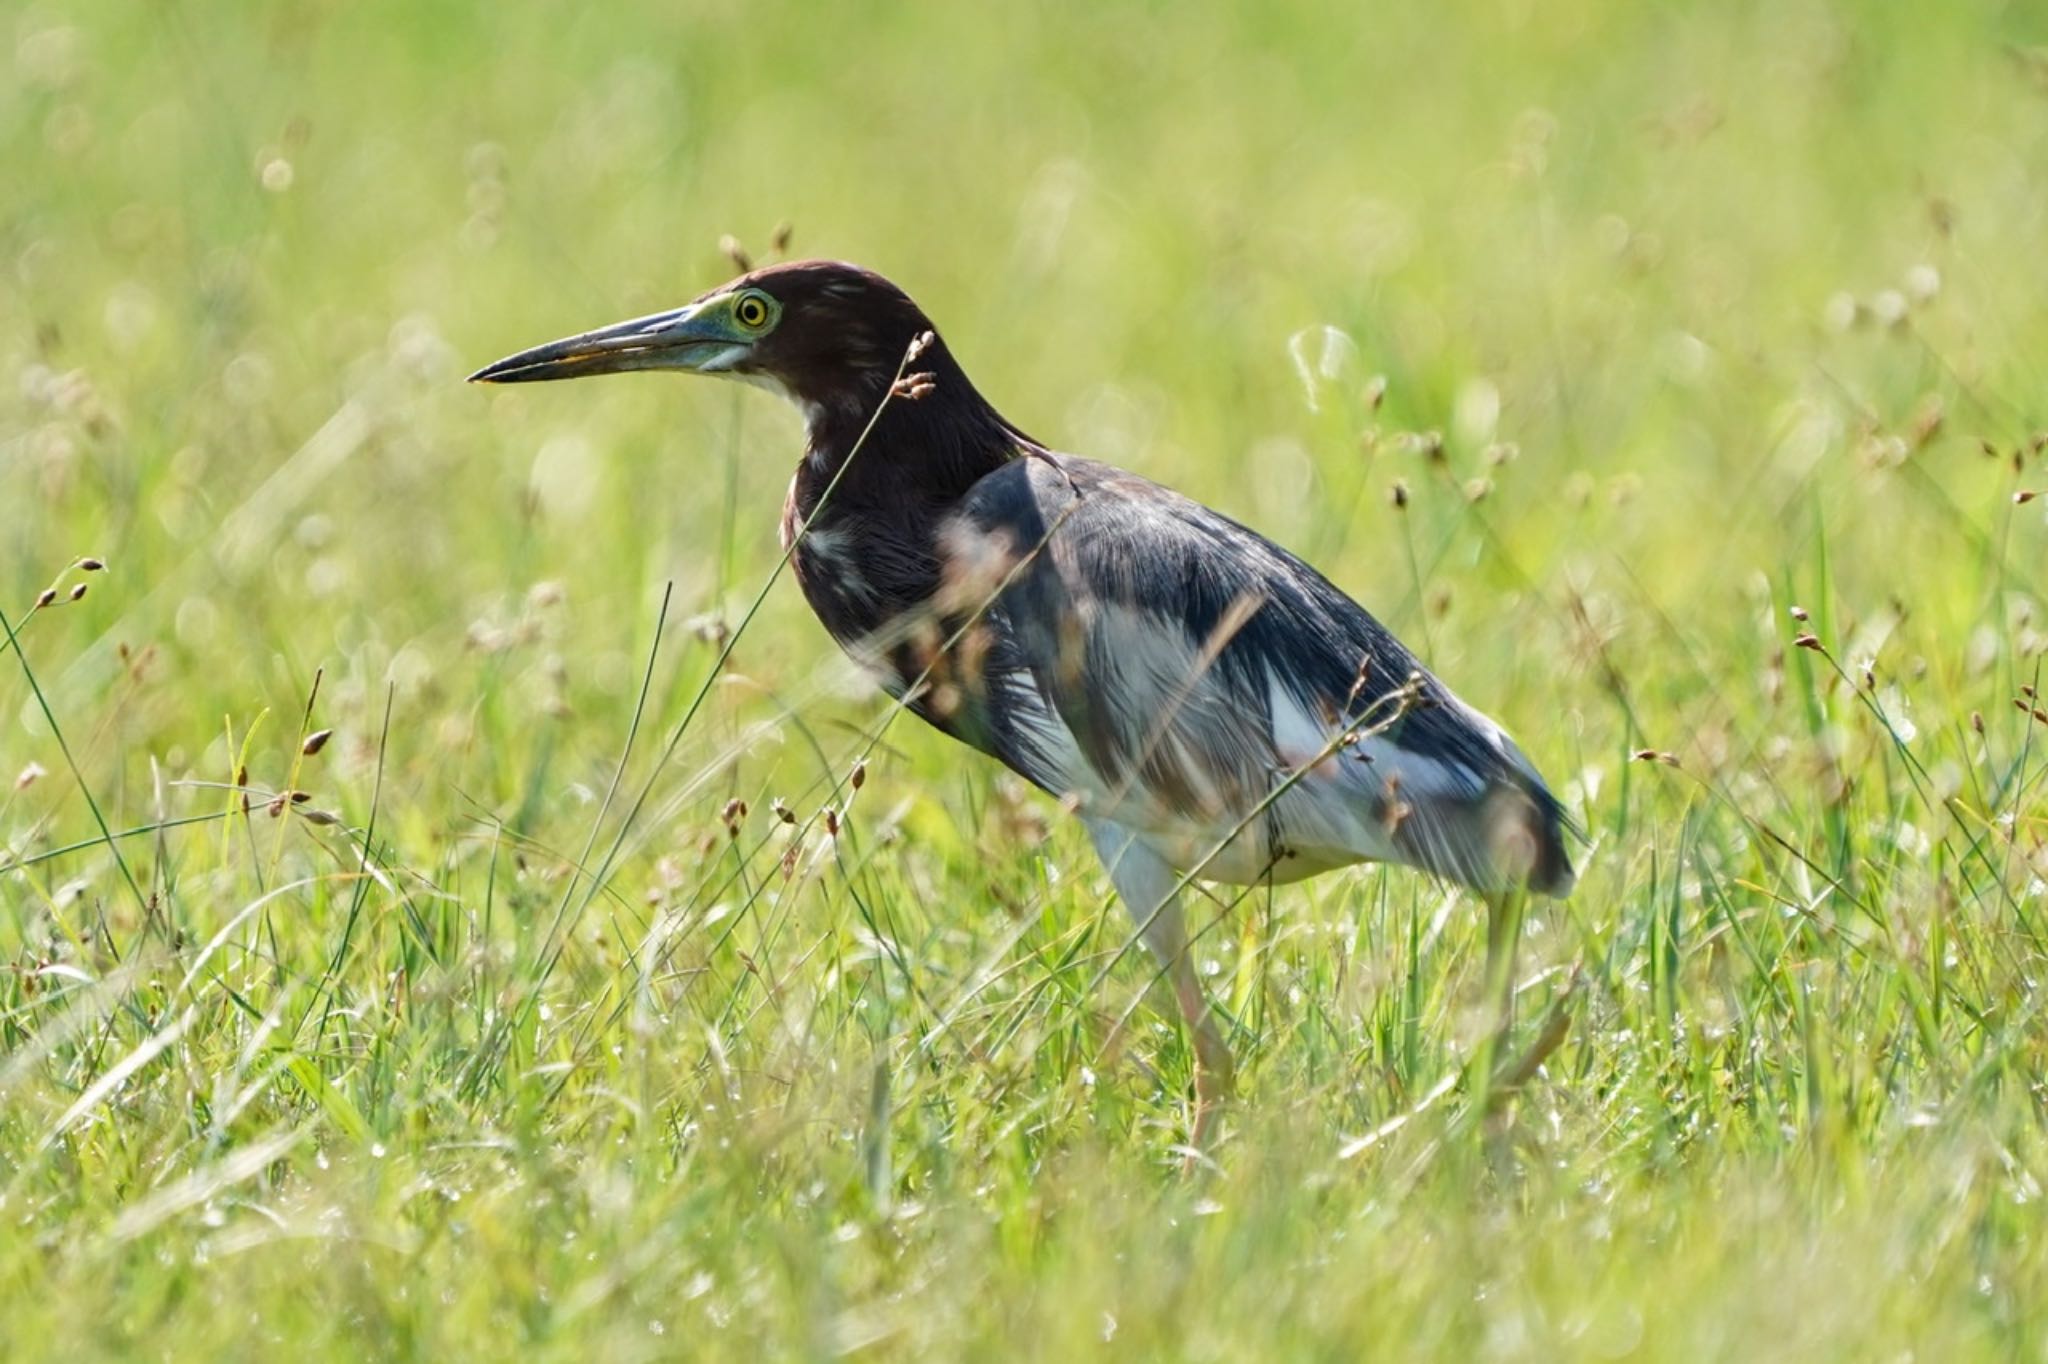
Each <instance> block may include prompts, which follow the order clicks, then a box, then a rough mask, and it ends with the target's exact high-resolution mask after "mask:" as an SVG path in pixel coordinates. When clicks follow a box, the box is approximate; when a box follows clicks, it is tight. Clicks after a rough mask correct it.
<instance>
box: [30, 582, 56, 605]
mask: <svg viewBox="0 0 2048 1364" xmlns="http://www.w3.org/2000/svg"><path fill="white" fill-rule="evenodd" d="M55 600H57V589H56V588H54V587H46V588H44V589H43V590H42V591H40V592H38V593H36V607H35V609H36V610H38V611H40V610H42V609H43V608H44V607H45V606H48V605H49V604H50V603H51V602H53V601H55Z"/></svg>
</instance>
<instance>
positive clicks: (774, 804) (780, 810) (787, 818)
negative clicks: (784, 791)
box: [768, 796, 796, 824]
mask: <svg viewBox="0 0 2048 1364" xmlns="http://www.w3.org/2000/svg"><path fill="white" fill-rule="evenodd" d="M768 808H769V809H771V810H773V811H774V812H775V817H776V818H777V819H779V820H781V821H782V822H783V823H784V824H794V823H796V811H794V810H792V809H790V808H789V807H788V806H787V805H784V804H783V803H782V797H781V796H777V797H776V798H775V799H774V800H772V801H770V802H769V803H768Z"/></svg>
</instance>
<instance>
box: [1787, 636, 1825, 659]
mask: <svg viewBox="0 0 2048 1364" xmlns="http://www.w3.org/2000/svg"><path fill="white" fill-rule="evenodd" d="M1792 645H1793V647H1794V648H1797V649H1811V650H1813V651H1814V652H1815V653H1817V654H1821V653H1826V652H1827V650H1825V649H1823V648H1821V644H1820V636H1819V635H1816V634H1812V633H1810V632H1802V633H1801V634H1800V635H1799V637H1798V638H1797V639H1795V640H1793V641H1792Z"/></svg>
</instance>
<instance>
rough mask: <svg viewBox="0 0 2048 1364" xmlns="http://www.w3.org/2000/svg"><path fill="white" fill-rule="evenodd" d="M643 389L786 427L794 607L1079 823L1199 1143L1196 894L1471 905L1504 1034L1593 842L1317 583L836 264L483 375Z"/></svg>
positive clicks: (1207, 1031)
mask: <svg viewBox="0 0 2048 1364" xmlns="http://www.w3.org/2000/svg"><path fill="white" fill-rule="evenodd" d="M637 370H667V371H681V372H686V373H691V374H700V375H714V376H718V377H721V378H726V379H735V380H739V381H741V382H744V383H749V384H753V385H756V386H758V387H760V388H763V389H766V390H768V391H770V392H772V393H774V394H776V395H778V396H779V397H781V398H783V399H785V400H786V401H787V402H789V403H790V404H791V405H792V406H794V407H795V409H796V410H797V412H798V413H799V414H800V416H801V417H802V419H803V422H804V426H805V432H806V439H805V444H804V449H803V452H802V454H801V456H800V458H799V459H798V461H797V465H796V471H795V474H794V477H793V478H792V480H791V482H790V485H789V492H788V496H787V498H786V500H785V502H784V505H783V509H782V520H781V541H782V547H783V551H784V553H785V554H786V555H787V556H788V559H789V563H790V566H791V569H792V571H793V574H794V576H795V578H796V581H797V583H798V585H799V587H800V589H801V591H802V593H803V596H804V598H805V600H806V601H807V602H808V603H809V605H810V607H811V609H812V610H813V612H814V613H815V614H816V615H817V617H818V619H819V621H820V622H821V623H822V624H823V625H824V627H825V630H826V632H827V633H828V634H830V635H831V637H832V638H833V640H835V641H836V642H837V643H838V645H839V646H840V647H841V648H842V649H843V650H844V651H845V652H847V653H848V654H849V655H851V656H852V657H853V658H854V659H855V660H856V661H857V662H858V663H860V664H862V665H863V666H864V667H866V668H867V669H868V670H869V671H871V672H872V673H873V674H874V675H875V677H876V679H877V680H878V681H879V683H880V685H881V687H882V688H883V690H885V691H887V692H888V693H890V694H891V695H892V696H894V697H895V698H897V699H898V701H900V702H901V703H902V704H903V705H904V706H905V707H906V708H907V709H909V710H910V711H912V712H913V713H914V714H916V715H917V716H918V717H919V718H921V719H922V720H924V721H926V722H927V723H929V724H931V725H932V726H934V727H935V728H937V729H939V730H940V731H942V732H944V733H945V734H948V735H950V736H951V737H953V738H954V739H957V740H959V741H961V742H963V743H965V744H967V745H968V746H970V747H972V748H975V749H978V750H980V751H981V752H982V753H984V754H987V755H989V756H990V757H992V758H994V759H996V760H997V761H998V762H1000V763H1002V764H1003V765H1004V766H1006V767H1008V768H1009V769H1010V770H1011V771H1013V772H1015V773H1017V774H1018V775H1019V776H1021V777H1022V778H1024V779H1025V780H1026V781H1028V782H1030V783H1031V784H1032V785H1034V786H1036V787H1038V788H1039V789H1040V790H1042V791H1044V792H1045V793H1047V794H1048V795H1049V796H1051V797H1053V798H1055V799H1056V800H1058V801H1059V802H1061V803H1062V804H1063V805H1065V806H1066V807H1067V808H1069V809H1070V810H1072V811H1073V813H1075V814H1076V815H1077V816H1078V817H1079V819H1080V822H1081V823H1082V825H1083V826H1084V827H1085V829H1086V831H1087V834H1088V837H1089V839H1090V841H1091V842H1092V844H1093V845H1094V849H1095V851H1096V853H1097V854H1098V855H1099V856H1100V858H1101V860H1102V863H1103V865H1104V867H1105V868H1106V870H1107V872H1108V876H1109V880H1110V883H1111V885H1112V887H1113V888H1114V890H1115V892H1116V894H1117V898H1118V899H1119V900H1121V902H1122V903H1123V905H1124V907H1125V910H1126V911H1127V913H1128V914H1129V916H1130V918H1131V920H1132V922H1133V924H1134V926H1135V930H1136V931H1135V936H1136V938H1138V939H1140V940H1142V942H1143V943H1144V945H1145V947H1146V948H1147V949H1149V950H1150V952H1151V953H1152V955H1153V956H1154V957H1155V958H1156V959H1157V962H1158V965H1159V968H1160V971H1161V972H1162V974H1163V975H1164V976H1165V977H1166V979H1167V980H1168V981H1169V982H1170V984H1171V987H1172V991H1173V995H1174V999H1175V1003H1176V1005H1177V1007H1178V1010H1179V1013H1180V1015H1181V1019H1182V1022H1183V1023H1184V1025H1185V1027H1186V1028H1187V1030H1188V1034H1189V1037H1190V1042H1191V1050H1192V1052H1193V1064H1192V1066H1191V1070H1192V1088H1193V1090H1194V1095H1193V1106H1192V1114H1191V1118H1190V1126H1191V1141H1192V1142H1193V1143H1194V1145H1195V1146H1197V1147H1199V1146H1200V1145H1202V1144H1203V1143H1204V1142H1206V1141H1207V1140H1208V1136H1209V1132H1210V1128H1211V1124H1212V1120H1213V1118H1214V1115H1215V1114H1216V1113H1217V1111H1218V1110H1219V1108H1220V1106H1221V1105H1222V1104H1223V1103H1224V1102H1225V1101H1226V1099H1227V1098H1228V1097H1229V1096H1230V1095H1231V1093H1232V1091H1233V1086H1234V1075H1235V1064H1234V1057H1233V1053H1232V1049H1231V1047H1230V1045H1229V1043H1228V1042H1227V1040H1226V1038H1225V1036H1224V1032H1223V1028H1222V1025H1221V1024H1220V1023H1219V1013H1218V1011H1217V1010H1216V1009H1215V1008H1214V1007H1213V1006H1212V1004H1211V1003H1210V1001H1209V1000H1208V998H1207V996H1206V994H1205V992H1204V991H1203V989H1202V987H1201V984H1200V981H1199V978H1198V974H1197V972H1196V969H1195V965H1194V961H1193V959H1192V957H1191V955H1190V943H1189V936H1188V931H1187V920H1186V913H1185V909H1184V903H1183V901H1184V896H1185V895H1186V893H1187V892H1188V890H1189V887H1190V885H1191V884H1192V883H1194V882H1196V881H1205V882H1213V883H1221V884H1235V885H1260V884H1268V883H1283V882H1290V881H1296V880H1299V879H1301V878H1304V877H1307V876H1312V875H1316V874H1318V873H1322V872H1327V871H1331V870H1334V869H1336V868H1339V867H1344V866H1350V865H1353V864H1357V863H1369V862H1379V863H1394V864H1399V865H1402V866H1405V867H1409V868H1413V869H1416V870H1418V871H1420V872H1422V873H1424V874H1426V875H1429V876H1431V877H1434V878H1437V879H1438V880H1440V881H1444V882H1449V883H1454V884H1457V885H1461V886H1464V887H1467V888H1469V889H1470V890H1472V891H1474V892H1476V893H1478V894H1479V895H1480V896H1481V897H1482V898H1484V899H1485V901H1486V904H1487V907H1488V934H1487V948H1488V963H1487V979H1488V981H1489V983H1490V984H1489V988H1494V989H1499V990H1500V991H1502V992H1503V998H1502V1000H1501V1002H1500V1006H1499V1012H1498V1015H1497V1019H1498V1027H1499V1028H1500V1029H1502V1030H1504V1029H1505V1028H1506V1027H1507V1026H1508V1021H1509V1019H1510V1018H1511V1012H1512V982H1511V980H1509V979H1508V975H1509V974H1510V973H1511V972H1512V969H1513V967H1512V962H1513V953H1514V944H1515V941H1516V939H1517V938H1518V936H1519V929H1520V916H1521V913H1522V906H1523V905H1525V904H1526V902H1527V900H1528V898H1529V897H1530V896H1531V895H1536V896H1546V897H1563V896H1566V895H1568V894H1570V892H1571V890H1572V887H1573V883H1574V880H1575V873H1574V871H1573V867H1572V863H1571V857H1570V853H1569V850H1568V848H1567V838H1568V837H1570V836H1573V835H1575V834H1576V830H1575V828H1574V826H1573V825H1572V823H1571V821H1570V819H1569V818H1568V817H1567V815H1566V812H1565V810H1564V808H1563V806H1562V804H1561V803H1560V802H1559V800H1558V799H1557V797H1556V796H1554V795H1553V794H1552V793H1551V791H1550V788H1549V787H1548V786H1547V785H1546V784H1545V783H1544V780H1543V777H1542V775H1541V774H1540V773H1539V772H1538V771H1537V769H1536V767H1535V765H1534V764H1533V763H1531V762H1530V760H1529V759H1528V758H1527V757H1526V756H1524V754H1523V753H1522V751H1521V749H1520V748H1518V747H1517V746H1516V745H1515V743H1514V741H1513V740H1512V739H1510V738H1509V737H1508V735H1507V733H1506V732H1505V731H1504V730H1503V729H1502V728H1501V726H1500V725H1499V724H1497V723H1495V722H1494V721H1493V720H1491V719H1489V718H1488V717H1487V716H1485V715H1484V714H1482V713H1481V712H1480V711H1478V710H1476V709H1474V708H1473V707H1472V706H1470V705H1468V704H1466V703H1465V702H1464V701H1462V700H1460V699H1459V698H1458V697H1457V696H1456V695H1455V694H1454V693H1453V692H1452V691H1451V690H1450V689H1449V688H1448V687H1446V686H1445V685H1444V684H1443V683H1442V682H1441V681H1439V680H1438V679H1437V678H1436V677H1435V676H1434V675H1433V674H1432V673H1431V672H1430V671H1429V670H1428V669H1427V668H1426V667H1424V666H1423V665H1422V663H1421V662H1420V661H1419V660H1418V659H1417V658H1416V657H1415V655H1414V654H1412V653H1411V652H1410V651H1409V650H1408V649H1407V648H1406V647H1405V646H1404V645H1403V644H1402V643H1401V642H1400V641H1399V640H1398V639H1397V638H1395V636H1394V635H1393V633H1392V632H1391V631H1389V630H1388V629H1387V628H1386V627H1385V626H1383V625H1382V624H1381V623H1380V622H1379V621H1378V620H1377V619H1375V618H1374V617H1373V616H1372V615H1371V614H1370V613H1369V612H1368V611H1367V610H1366V609H1365V608H1364V607H1363V606H1361V605H1359V604H1358V603H1357V602H1356V601H1354V600H1353V599H1352V598H1351V597H1350V596H1348V595H1346V594H1345V593H1344V592H1343V591H1342V590H1340V589H1339V588H1338V587H1336V586H1335V585H1334V584H1333V583H1331V582H1330V580H1329V579H1328V578H1326V577H1324V576H1323V575H1322V574H1321V573H1319V572H1318V571H1316V570H1315V569H1314V568H1312V567H1311V566H1310V565H1309V564H1307V563H1306V562H1304V561H1303V560H1302V559H1300V558H1299V557H1297V556H1296V555H1294V554H1292V553H1290V552H1289V551H1287V550H1286V549H1284V548H1282V547H1280V546H1279V545H1278V544H1276V543H1274V542H1273V541H1271V540H1269V539H1267V538H1265V537H1264V536H1262V535H1259V534H1258V533H1256V532H1255V531H1252V530H1250V529H1248V528H1247V527H1246V526H1244V525H1242V524H1240V523H1239V522H1237V521H1235V520H1232V519H1231V518H1229V517H1227V516H1225V515H1223V514H1222V513H1220V512H1217V511H1214V510H1212V509H1210V508H1209V507H1207V506H1204V505H1202V504H1200V503H1198V502H1196V501H1193V500H1192V499H1190V498H1187V497H1184V496H1182V495H1180V494H1179V493H1176V492H1173V491H1171V490H1169V489H1168V488H1166V487H1164V486H1162V485H1160V484H1158V483H1155V482H1153V481H1151V480H1149V479H1146V478H1144V477H1141V476H1139V475H1138V474H1136V473H1132V472H1129V471H1126V470H1124V469H1120V468H1117V467H1115V466H1112V465H1110V464H1106V463H1101V462H1098V461H1095V460H1091V459H1087V458H1083V457H1081V456H1078V455H1073V454H1067V453H1063V452H1061V451H1059V450H1056V449H1054V448H1053V447H1052V446H1049V445H1047V444H1045V443H1043V442H1040V441H1038V440H1036V439H1034V438H1033V437H1031V436H1030V435H1028V434H1026V433H1025V432H1024V431H1023V430H1022V429H1021V428H1020V427H1018V426H1017V425H1016V424H1014V423H1012V422H1011V421H1009V420H1008V419H1006V418H1005V417H1004V416H1002V414H1001V413H1000V412H998V411H997V409H996V408H995V407H994V406H993V405H992V404H991V403H990V402H989V401H988V400H987V399H985V398H984V397H983V396H982V395H981V393H980V391H979V390H977V389H976V387H975V386H974V384H973V382H972V381H971V380H970V379H969V378H968V375H967V373H966V371H965V370H964V369H963V368H962V367H961V365H960V362H959V361H958V360H957V359H956V357H955V355H954V352H953V350H952V348H951V347H950V346H949V345H948V344H947V342H946V340H945V339H944V337H943V336H942V335H941V334H940V332H939V331H938V329H937V327H936V326H934V324H933V323H932V321H931V319H930V318H929V317H927V316H926V314H925V312H924V310H923V309H921V308H920V307H919V306H918V305H917V304H916V303H915V302H914V301H913V300H912V299H911V297H910V295H909V294H908V293H906V292H905V291H904V290H903V289H902V288H900V287H898V286H897V285H896V284H894V283H892V282H891V281H890V280H888V279H886V278H884V277H883V276H882V275H880V274H877V273H875V272H873V271H870V270H867V269H864V268H862V267H860V266H856V265H852V264H849V263H846V262H842V261H831V260H797V261H787V262H781V263H777V264H772V265H768V266H765V267H762V268H759V269H752V270H749V271H748V272H747V273H744V274H742V275H741V276H739V277H738V278H736V279H733V280H731V281H729V282H728V283H726V284H723V285H720V286H719V287H717V288H714V289H712V290H710V291H709V292H707V293H705V294H703V295H701V296H700V297H698V298H697V299H695V300H694V301H692V302H689V303H686V304H684V305H683V306H682V307H679V308H674V309H671V310H668V311H665V312H660V313H655V314H653V315H651V316H647V317H639V318H634V319H631V320H629V321H625V322H619V323H615V324H613V325H610V326H605V327H600V328H598V329H597V330H594V331H586V332H583V333H580V334H578V335H575V336H570V337H567V338H565V339H562V340H559V341H551V342H548V343H547V344H545V345H540V346H536V347H533V348H531V349H528V350H522V351H520V352H518V353H517V354H514V355H510V356H508V357H506V358H505V359H502V360H499V361H497V362H496V363H494V364H491V365H487V366H485V367H484V368H482V369H480V370H478V371H477V372H476V373H475V374H473V375H471V376H470V379H471V381H472V382H478V383H491V384H508V383H532V382H538V381H548V380H560V379H570V378H579V377H583V376H587V375H599V374H611V373H618V372H623V371H637ZM1531 1069H1533V1067H1532V1068H1531Z"/></svg>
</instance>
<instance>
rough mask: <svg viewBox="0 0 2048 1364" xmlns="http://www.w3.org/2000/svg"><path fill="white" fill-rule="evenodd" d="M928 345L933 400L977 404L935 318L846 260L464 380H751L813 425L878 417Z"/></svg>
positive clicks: (750, 282) (755, 278) (762, 280)
mask: <svg viewBox="0 0 2048 1364" xmlns="http://www.w3.org/2000/svg"><path fill="white" fill-rule="evenodd" d="M928 332H930V333H932V334H933V340H932V342H931V343H930V344H928V345H927V346H925V347H924V348H923V349H922V350H921V351H920V352H919V353H918V355H917V357H916V359H915V362H914V364H913V365H912V366H910V368H912V369H914V370H915V371H916V372H920V373H926V374H929V375H931V377H932V380H933V389H934V391H935V392H939V393H944V394H945V395H946V397H947V398H948V399H949V400H951V401H954V402H961V401H978V399H977V398H976V397H975V395H974V392H973V389H972V387H971V386H969V385H968V383H967V380H966V376H965V375H964V374H962V373H961V372H960V369H959V367H958V365H956V364H955V363H954V362H953V360H952V357H951V356H950V354H948V352H947V350H946V347H945V345H944V343H943V342H941V341H939V340H938V339H937V335H936V331H935V329H934V328H933V327H932V324H931V319H929V318H927V317H926V316H925V314H924V310H923V309H921V308H919V307H918V306H917V304H916V303H915V302H913V301H912V300H911V298H910V295H908V294H906V293H904V292H903V290H902V289H900V288H898V287H897V286H896V285H895V284H893V283H891V282H890V281H889V280H887V279H885V278H883V277H882V276H881V275H878V274H876V273H875V272H874V271H872V270H864V269H862V268H861V267H860V266H857V265H849V264H847V263H845V262H843V261H827V260H804V261H790V262H787V263H785V264H781V265H771V266H766V267H764V268H762V269H759V270H754V271H751V272H749V273H747V274H745V275H742V276H740V277H739V278H738V279H735V280H732V281H730V282H729V283H726V284H722V285H720V286H719V287H718V288H716V289H713V290H710V291H709V292H707V293H705V294H703V295H701V296H699V297H698V298H696V299H693V300H692V301H691V302H689V303H686V304H684V305H683V306H682V307H680V308H675V309H671V310H670V311H668V312H663V313H656V314H653V315H652V316H649V317H641V318H634V319H632V320H630V321H627V322H620V323H615V324H613V325H612V326H609V327H601V328H599V329H597V330H596V331H590V332H583V333H581V334H579V335H576V336H571V337H566V338H564V339H563V340H560V341H551V342H549V343H548V344H546V345H544V346H536V347H534V348H532V349H531V350H525V351H521V352H519V353H518V354H517V355H512V356H508V357H507V358H505V359H503V360H500V361H498V362H497V363H496V364H494V365H489V366H486V367H485V368H483V369H481V370H478V371H477V372H476V373H475V374H473V375H471V376H470V378H471V379H472V380H474V381H477V382H482V383H529V382H534V381H539V380H547V379H570V378H579V377H582V376H584V375H590V374H610V373H617V372H620V371H624V370H639V369H673V370H685V371H689V372H692V373H697V374H722V375H726V376H729V377H732V378H739V379H747V380H751V381H753V382H756V383H759V384H761V385H762V386H764V387H768V388H772V389H775V390H778V391H780V392H781V393H783V394H784V395H785V396H786V397H788V398H789V399H790V400H791V401H792V402H794V403H796V404H797V406H798V407H800V408H802V409H804V411H805V412H806V414H807V416H808V417H809V418H810V419H811V422H812V424H813V425H816V424H818V423H819V422H820V421H821V420H827V419H831V420H846V419H849V418H851V417H854V416H858V415H861V414H865V413H867V412H870V411H872V410H873V409H874V407H875V406H876V405H877V404H878V403H879V402H880V400H881V398H882V396H883V395H884V394H886V393H887V392H888V391H889V386H890V384H891V382H892V381H894V380H895V379H896V378H897V377H898V376H899V375H900V374H902V373H904V372H905V369H906V365H905V360H906V357H907V356H908V355H909V353H910V348H911V344H912V342H913V341H915V340H916V339H917V338H918V337H920V336H922V335H924V334H926V333H928Z"/></svg>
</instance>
